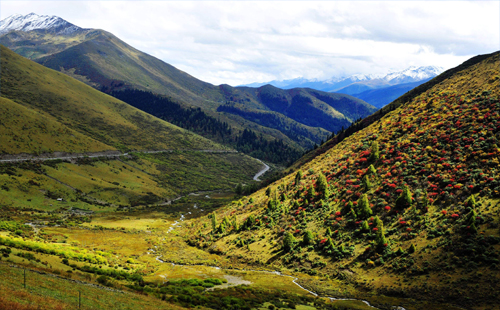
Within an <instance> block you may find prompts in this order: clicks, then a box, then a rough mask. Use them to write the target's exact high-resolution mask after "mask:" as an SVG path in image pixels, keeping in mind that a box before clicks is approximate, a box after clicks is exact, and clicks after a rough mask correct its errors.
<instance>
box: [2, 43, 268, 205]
mask: <svg viewBox="0 0 500 310" xmlns="http://www.w3.org/2000/svg"><path fill="white" fill-rule="evenodd" d="M0 48H1V59H0V61H1V64H2V75H1V86H2V88H1V92H2V97H0V103H1V106H0V112H1V114H0V138H1V141H2V144H1V145H0V152H1V153H2V154H3V155H8V156H6V157H8V158H9V159H11V158H14V159H15V157H16V155H18V154H20V153H28V154H32V155H40V154H42V153H57V152H62V153H89V152H90V153H92V152H102V151H110V150H117V149H119V150H122V151H128V152H130V151H141V150H166V149H167V150H173V151H174V152H173V153H163V154H149V155H141V154H140V153H139V154H138V155H137V156H143V157H144V158H143V159H142V161H140V162H137V159H135V157H124V158H121V159H120V160H121V161H117V160H111V161H103V162H101V161H100V160H98V159H97V160H96V161H94V160H88V159H80V160H73V161H71V162H67V163H62V162H61V161H60V160H59V161H56V162H47V163H41V164H39V163H37V164H31V163H22V162H21V163H16V162H14V163H3V164H2V165H1V167H0V171H1V172H2V174H1V175H0V184H2V189H1V190H0V205H2V206H3V205H5V206H12V205H15V206H20V207H21V206H25V207H29V208H35V209H53V208H55V207H52V205H53V204H54V201H53V200H54V199H55V198H63V199H64V200H65V201H71V202H72V203H71V204H72V205H73V206H77V207H81V208H92V209H95V208H96V206H95V205H96V204H97V205H100V206H107V207H113V208H116V207H117V206H137V205H151V204H157V203H162V202H165V201H167V200H168V199H171V198H175V197H177V196H179V195H184V194H187V193H189V192H196V191H200V190H203V191H207V190H215V189H222V190H224V191H232V190H233V189H234V188H235V186H236V185H237V184H240V183H247V184H248V183H250V182H253V181H252V177H253V175H254V174H255V173H257V171H258V170H259V169H261V167H262V164H261V163H260V162H258V161H257V160H255V159H253V158H250V157H248V156H245V155H243V154H239V153H207V152H202V151H197V150H215V151H220V150H224V151H225V150H228V149H227V147H223V146H221V145H219V144H217V143H214V142H212V141H210V140H208V139H205V138H203V137H201V136H198V135H196V134H194V133H192V132H189V131H187V130H185V129H181V128H179V127H177V126H174V125H172V124H170V123H167V122H165V121H163V120H160V119H158V118H156V117H154V116H151V115H149V114H147V113H145V112H143V111H141V110H138V109H136V108H134V107H132V106H130V105H128V104H126V103H124V102H122V101H120V100H118V99H116V98H114V97H111V96H109V95H106V94H104V93H101V92H99V91H97V90H95V89H93V88H92V87H89V86H87V85H85V84H84V83H82V82H79V81H77V80H75V79H73V78H71V77H68V76H67V75H65V74H62V73H60V72H57V71H54V70H51V69H48V68H46V67H43V66H41V65H39V64H37V63H34V62H32V61H30V60H28V59H25V58H23V57H21V56H19V55H17V54H15V53H14V52H12V51H10V50H9V49H7V48H5V47H3V46H1V47H0ZM100 154H102V153H100ZM50 156H51V157H56V156H57V155H50ZM135 165H140V167H136V166H135ZM190 173H192V174H193V177H187V175H189V174H190ZM202 174H203V175H202ZM12 176H17V177H12ZM207 180H209V182H207Z"/></svg>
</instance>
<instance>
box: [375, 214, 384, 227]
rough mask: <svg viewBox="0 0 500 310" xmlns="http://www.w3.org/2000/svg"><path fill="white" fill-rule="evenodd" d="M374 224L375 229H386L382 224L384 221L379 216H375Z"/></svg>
mask: <svg viewBox="0 0 500 310" xmlns="http://www.w3.org/2000/svg"><path fill="white" fill-rule="evenodd" d="M373 222H374V224H375V227H377V228H381V227H384V222H382V220H381V219H380V218H379V217H378V215H377V216H375V219H374V220H373Z"/></svg>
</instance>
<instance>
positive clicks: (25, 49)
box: [0, 29, 375, 164]
mask: <svg viewBox="0 0 500 310" xmlns="http://www.w3.org/2000/svg"><path fill="white" fill-rule="evenodd" d="M0 43H1V44H4V45H6V46H7V47H9V48H11V49H12V50H14V51H15V52H17V53H19V54H20V55H22V56H25V57H27V58H30V59H32V60H35V61H36V62H38V63H40V64H42V65H44V66H47V67H49V68H51V69H54V70H57V71H60V72H63V73H65V74H67V75H69V76H71V77H73V78H76V79H78V80H80V81H82V82H84V83H86V84H87V85H90V86H92V87H94V88H96V89H98V90H101V91H104V92H106V93H115V94H116V92H118V91H120V90H130V89H137V90H140V91H145V92H152V93H155V94H157V95H158V96H168V97H170V98H172V100H174V101H176V102H177V103H178V104H179V105H181V106H182V107H183V109H184V110H189V109H191V108H194V109H196V108H200V109H201V110H202V111H203V112H204V113H205V114H206V115H207V116H208V117H210V118H212V119H218V120H219V121H220V122H223V123H227V124H229V126H230V127H231V131H232V138H231V139H226V140H217V142H220V143H228V145H230V146H231V147H234V143H235V142H234V140H235V139H237V138H238V136H237V135H238V133H243V132H244V131H245V130H251V131H252V132H254V133H255V134H256V135H262V136H263V139H264V140H266V141H267V142H265V143H273V141H276V142H277V143H284V144H285V145H286V146H287V147H289V148H290V149H291V150H292V151H290V153H296V154H300V153H302V152H304V151H305V150H307V149H310V148H312V147H314V146H315V145H316V144H318V143H320V142H321V141H324V140H325V139H326V138H327V137H328V136H329V135H330V134H331V132H330V133H329V132H328V131H330V130H332V129H340V128H342V126H344V127H345V126H346V125H347V124H346V123H345V120H347V121H348V122H349V123H350V122H352V121H354V120H355V119H358V118H362V117H365V116H367V115H368V114H371V113H373V111H375V108H374V107H368V106H366V103H364V102H361V101H359V100H357V99H354V98H351V97H347V96H343V97H342V96H340V97H339V96H337V95H336V96H337V98H338V100H344V101H345V100H347V101H348V102H351V104H352V107H351V108H350V109H349V108H348V109H347V110H346V109H344V110H345V111H348V113H347V114H348V115H347V114H346V115H344V113H346V112H340V111H337V110H335V108H333V107H332V106H331V104H328V103H326V102H322V101H321V99H319V96H312V95H311V94H309V91H307V90H302V91H301V92H302V95H301V96H300V97H301V98H307V99H304V100H298V101H296V102H295V103H294V105H293V107H294V108H295V107H296V108H297V109H302V110H307V109H308V107H309V106H312V107H313V108H314V111H318V113H320V114H321V115H325V117H326V118H325V120H326V119H329V120H331V121H333V123H334V124H333V125H329V124H328V125H325V124H327V122H324V121H323V122H320V123H318V124H316V125H313V126H320V127H311V124H312V123H311V121H310V120H311V118H310V117H308V118H307V122H306V123H302V120H306V118H304V117H303V116H302V115H300V113H295V114H288V115H285V114H283V113H280V112H277V111H273V110H272V109H270V108H269V106H267V105H265V104H264V103H263V102H261V98H260V97H259V96H258V95H257V94H256V91H254V90H248V89H238V88H233V87H230V86H225V85H219V86H214V85H212V84H210V83H206V82H203V81H200V80H198V79H196V78H195V77H192V76H191V75H189V74H188V73H186V72H183V71H181V70H178V69H176V68H175V67H174V66H171V65H169V64H167V63H165V62H163V61H161V60H159V59H157V58H155V57H152V56H150V55H147V54H145V53H143V52H141V51H139V50H137V49H135V48H134V47H132V46H130V45H129V44H127V43H126V42H123V41H121V40H120V39H119V38H117V37H116V36H114V35H113V34H111V33H109V32H106V31H104V30H96V29H82V30H79V31H76V32H74V33H72V34H61V35H53V34H51V33H48V32H47V31H46V30H43V29H38V30H31V31H21V30H12V31H10V32H8V33H4V34H3V35H1V36H0ZM274 92H278V91H277V90H276V91H274ZM321 96H322V97H324V98H329V99H328V100H331V98H332V96H331V95H328V94H322V95H321ZM122 99H126V98H122ZM273 104H278V102H276V103H273ZM225 105H230V106H232V107H233V108H234V107H236V108H238V109H239V111H238V112H237V113H230V112H231V111H229V110H228V109H226V111H221V109H224V107H223V106H225ZM358 106H363V107H367V108H363V109H358ZM220 107H222V108H220ZM232 111H233V110H232ZM241 111H249V112H251V113H250V114H248V113H243V112H241ZM264 111H265V112H264ZM357 111H360V112H361V113H358V112H357ZM264 114H265V115H264ZM340 114H342V115H340ZM261 116H263V118H261ZM177 123H178V124H181V125H182V123H181V122H177ZM322 126H323V127H322ZM327 128H329V129H327ZM188 129H189V128H188ZM296 129H298V131H296ZM198 133H200V134H205V132H204V131H199V132H198ZM302 133H305V134H304V135H303V134H302ZM207 137H208V136H207ZM231 143H232V144H231ZM263 143H264V142H263ZM262 148H265V146H264V145H262V146H261V149H262ZM271 157H275V156H274V155H273V156H271ZM262 159H264V158H262ZM293 159H295V157H294V158H293ZM282 164H284V163H282Z"/></svg>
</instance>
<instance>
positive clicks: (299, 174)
mask: <svg viewBox="0 0 500 310" xmlns="http://www.w3.org/2000/svg"><path fill="white" fill-rule="evenodd" d="M301 180H302V170H299V171H297V173H296V174H295V186H299V185H300V181H301Z"/></svg>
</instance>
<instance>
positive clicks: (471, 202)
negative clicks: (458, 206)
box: [467, 195, 476, 209]
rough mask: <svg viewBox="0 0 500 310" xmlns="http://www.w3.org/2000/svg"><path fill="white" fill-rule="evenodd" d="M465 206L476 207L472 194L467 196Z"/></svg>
mask: <svg viewBox="0 0 500 310" xmlns="http://www.w3.org/2000/svg"><path fill="white" fill-rule="evenodd" d="M467 206H469V207H471V208H473V209H474V208H475V207H476V199H475V198H474V195H470V196H469V198H467Z"/></svg>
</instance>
